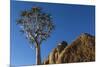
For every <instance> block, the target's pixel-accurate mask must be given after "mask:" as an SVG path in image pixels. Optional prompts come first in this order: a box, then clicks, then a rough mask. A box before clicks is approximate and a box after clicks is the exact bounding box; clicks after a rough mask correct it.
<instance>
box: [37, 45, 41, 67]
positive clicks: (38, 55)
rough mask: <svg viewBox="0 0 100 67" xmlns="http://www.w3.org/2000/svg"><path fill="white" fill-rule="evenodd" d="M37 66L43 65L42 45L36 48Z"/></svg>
mask: <svg viewBox="0 0 100 67" xmlns="http://www.w3.org/2000/svg"><path fill="white" fill-rule="evenodd" d="M36 64H37V65H40V64H41V52H40V45H39V44H38V46H37V47H36Z"/></svg>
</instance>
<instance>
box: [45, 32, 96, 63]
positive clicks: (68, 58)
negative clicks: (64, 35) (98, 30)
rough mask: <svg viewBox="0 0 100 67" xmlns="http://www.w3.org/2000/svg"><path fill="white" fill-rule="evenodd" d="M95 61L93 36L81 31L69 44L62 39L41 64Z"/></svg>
mask: <svg viewBox="0 0 100 67" xmlns="http://www.w3.org/2000/svg"><path fill="white" fill-rule="evenodd" d="M90 61H95V37H94V36H91V35H90V34H87V33H83V34H81V35H80V36H79V37H78V38H77V39H76V40H75V41H73V42H72V43H71V44H70V45H68V44H67V42H66V41H62V42H61V43H59V44H58V46H57V47H56V48H54V49H53V50H52V52H51V53H50V54H49V56H48V58H47V59H46V60H44V62H43V64H59V63H74V62H90Z"/></svg>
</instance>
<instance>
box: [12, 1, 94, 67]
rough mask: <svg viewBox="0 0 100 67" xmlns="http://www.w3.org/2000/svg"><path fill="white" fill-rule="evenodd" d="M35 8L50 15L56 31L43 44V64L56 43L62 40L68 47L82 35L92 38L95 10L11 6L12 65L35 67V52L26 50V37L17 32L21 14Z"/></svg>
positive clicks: (14, 3)
mask: <svg viewBox="0 0 100 67" xmlns="http://www.w3.org/2000/svg"><path fill="white" fill-rule="evenodd" d="M34 6H39V7H41V8H43V11H44V12H46V13H50V14H51V15H52V17H53V22H54V24H55V26H56V27H55V30H54V31H53V32H52V34H51V37H50V38H48V39H47V40H46V41H44V42H43V43H42V46H41V57H42V61H43V59H44V58H47V56H48V54H49V53H50V52H51V50H52V49H53V48H55V47H56V46H57V43H59V42H61V41H63V40H65V41H67V42H68V43H71V42H72V41H73V40H75V38H76V37H77V36H79V35H80V34H81V33H83V32H87V33H89V34H92V35H95V7H94V6H87V5H84V6H82V5H71V4H50V3H39V2H23V1H12V2H11V34H10V36H11V57H10V59H11V65H15V66H19V65H32V64H35V49H33V50H32V49H31V48H30V47H29V44H30V43H29V42H28V40H27V39H25V36H24V35H23V34H22V33H20V32H19V30H20V27H19V26H18V25H16V20H17V19H18V18H19V15H20V12H21V11H23V10H28V9H31V8H32V7H34Z"/></svg>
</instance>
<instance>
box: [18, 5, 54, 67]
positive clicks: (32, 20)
mask: <svg viewBox="0 0 100 67" xmlns="http://www.w3.org/2000/svg"><path fill="white" fill-rule="evenodd" d="M17 24H19V25H20V27H21V32H23V34H25V36H26V38H27V39H28V40H29V42H30V43H32V44H31V48H33V47H35V49H36V64H37V65H39V64H41V53H40V46H41V43H42V42H43V41H44V40H46V39H47V38H48V37H50V33H51V32H52V30H53V29H54V24H53V23H52V17H51V16H50V15H49V14H47V13H44V12H43V11H42V9H41V8H39V7H33V8H32V9H31V10H27V11H22V12H21V15H20V18H19V19H18V20H17Z"/></svg>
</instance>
